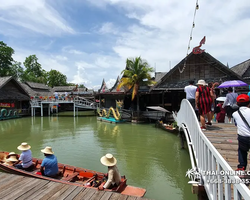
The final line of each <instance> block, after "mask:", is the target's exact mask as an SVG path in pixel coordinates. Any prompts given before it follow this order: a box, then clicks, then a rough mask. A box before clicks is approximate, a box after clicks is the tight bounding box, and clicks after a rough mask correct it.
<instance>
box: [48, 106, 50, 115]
mask: <svg viewBox="0 0 250 200" xmlns="http://www.w3.org/2000/svg"><path fill="white" fill-rule="evenodd" d="M48 115H49V116H50V104H48Z"/></svg>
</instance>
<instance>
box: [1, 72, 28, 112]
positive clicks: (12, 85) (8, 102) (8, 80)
mask: <svg viewBox="0 0 250 200" xmlns="http://www.w3.org/2000/svg"><path fill="white" fill-rule="evenodd" d="M29 100H30V97H29V94H28V92H27V91H26V90H25V89H24V88H23V87H22V85H21V84H20V83H19V82H18V81H17V80H16V79H14V78H13V77H12V76H6V77H0V107H12V108H22V102H25V103H27V102H28V101H29Z"/></svg>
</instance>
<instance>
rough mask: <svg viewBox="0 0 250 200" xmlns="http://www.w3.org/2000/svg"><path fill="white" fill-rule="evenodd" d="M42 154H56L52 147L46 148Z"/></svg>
mask: <svg viewBox="0 0 250 200" xmlns="http://www.w3.org/2000/svg"><path fill="white" fill-rule="evenodd" d="M41 152H43V153H45V154H54V152H53V151H52V148H51V147H45V149H42V150H41Z"/></svg>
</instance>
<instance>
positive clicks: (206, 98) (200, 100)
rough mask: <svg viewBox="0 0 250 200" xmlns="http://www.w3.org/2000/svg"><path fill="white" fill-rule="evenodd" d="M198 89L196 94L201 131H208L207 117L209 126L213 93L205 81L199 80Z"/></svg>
mask: <svg viewBox="0 0 250 200" xmlns="http://www.w3.org/2000/svg"><path fill="white" fill-rule="evenodd" d="M197 85H198V87H197V90H196V93H195V106H196V108H198V110H199V114H200V122H201V130H206V122H205V115H206V116H207V120H208V123H209V124H208V125H211V115H210V111H211V104H212V95H213V94H212V92H211V90H210V89H209V87H206V86H207V83H206V82H205V81H204V80H199V81H198V83H197Z"/></svg>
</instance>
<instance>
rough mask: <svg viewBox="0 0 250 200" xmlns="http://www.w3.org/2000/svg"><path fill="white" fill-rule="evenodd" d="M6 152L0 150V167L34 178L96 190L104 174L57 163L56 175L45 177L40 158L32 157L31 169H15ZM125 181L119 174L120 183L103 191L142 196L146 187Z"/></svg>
mask: <svg viewBox="0 0 250 200" xmlns="http://www.w3.org/2000/svg"><path fill="white" fill-rule="evenodd" d="M8 154H9V153H8V152H0V169H1V170H3V171H6V172H9V173H14V174H20V175H24V176H31V177H34V178H40V179H45V180H50V181H54V182H59V183H65V184H69V185H76V186H79V187H88V188H93V189H96V190H98V186H99V185H100V184H102V183H103V181H104V177H105V176H106V174H105V173H101V172H96V171H93V170H88V169H85V168H80V167H74V166H70V165H64V164H61V163H58V167H59V174H58V176H56V177H55V178H51V177H46V176H43V175H41V173H40V166H41V163H42V159H37V158H33V160H32V161H33V164H34V168H33V169H32V170H29V171H26V170H22V169H17V168H15V167H14V166H11V165H7V164H6V163H5V161H6V156H7V155H8ZM126 182H127V179H126V178H125V176H121V183H120V184H119V186H118V187H114V188H112V189H104V191H110V192H117V193H121V194H124V195H131V196H136V197H143V196H144V194H145V193H146V189H143V188H139V187H134V186H130V185H127V184H126Z"/></svg>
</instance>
